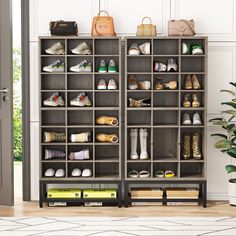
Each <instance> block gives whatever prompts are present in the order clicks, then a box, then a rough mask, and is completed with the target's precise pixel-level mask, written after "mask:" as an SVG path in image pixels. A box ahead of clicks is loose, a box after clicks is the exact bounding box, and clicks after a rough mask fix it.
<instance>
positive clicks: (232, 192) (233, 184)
mask: <svg viewBox="0 0 236 236" xmlns="http://www.w3.org/2000/svg"><path fill="white" fill-rule="evenodd" d="M228 191H229V204H230V205H232V206H236V179H230V180H229V183H228Z"/></svg>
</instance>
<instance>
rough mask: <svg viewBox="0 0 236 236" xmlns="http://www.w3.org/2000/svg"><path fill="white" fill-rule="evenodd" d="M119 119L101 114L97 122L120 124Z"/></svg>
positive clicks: (101, 123) (112, 124)
mask: <svg viewBox="0 0 236 236" xmlns="http://www.w3.org/2000/svg"><path fill="white" fill-rule="evenodd" d="M118 123H119V122H118V119H117V118H116V117H114V116H99V117H97V119H96V124H99V125H111V126H116V125H118Z"/></svg>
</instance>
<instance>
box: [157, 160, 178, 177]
mask: <svg viewBox="0 0 236 236" xmlns="http://www.w3.org/2000/svg"><path fill="white" fill-rule="evenodd" d="M167 170H170V171H172V172H173V173H174V176H173V177H169V178H168V177H165V176H164V177H157V176H156V172H157V171H163V172H164V173H165V172H166V171H167ZM178 177H179V173H178V162H155V163H153V178H156V179H172V178H178Z"/></svg>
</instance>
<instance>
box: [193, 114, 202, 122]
mask: <svg viewBox="0 0 236 236" xmlns="http://www.w3.org/2000/svg"><path fill="white" fill-rule="evenodd" d="M193 125H202V121H201V117H200V115H199V113H197V112H196V113H194V115H193Z"/></svg>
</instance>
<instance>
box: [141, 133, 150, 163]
mask: <svg viewBox="0 0 236 236" xmlns="http://www.w3.org/2000/svg"><path fill="white" fill-rule="evenodd" d="M147 136H148V133H147V129H140V130H139V138H140V150H141V153H140V159H141V160H146V159H148V153H147Z"/></svg>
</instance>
